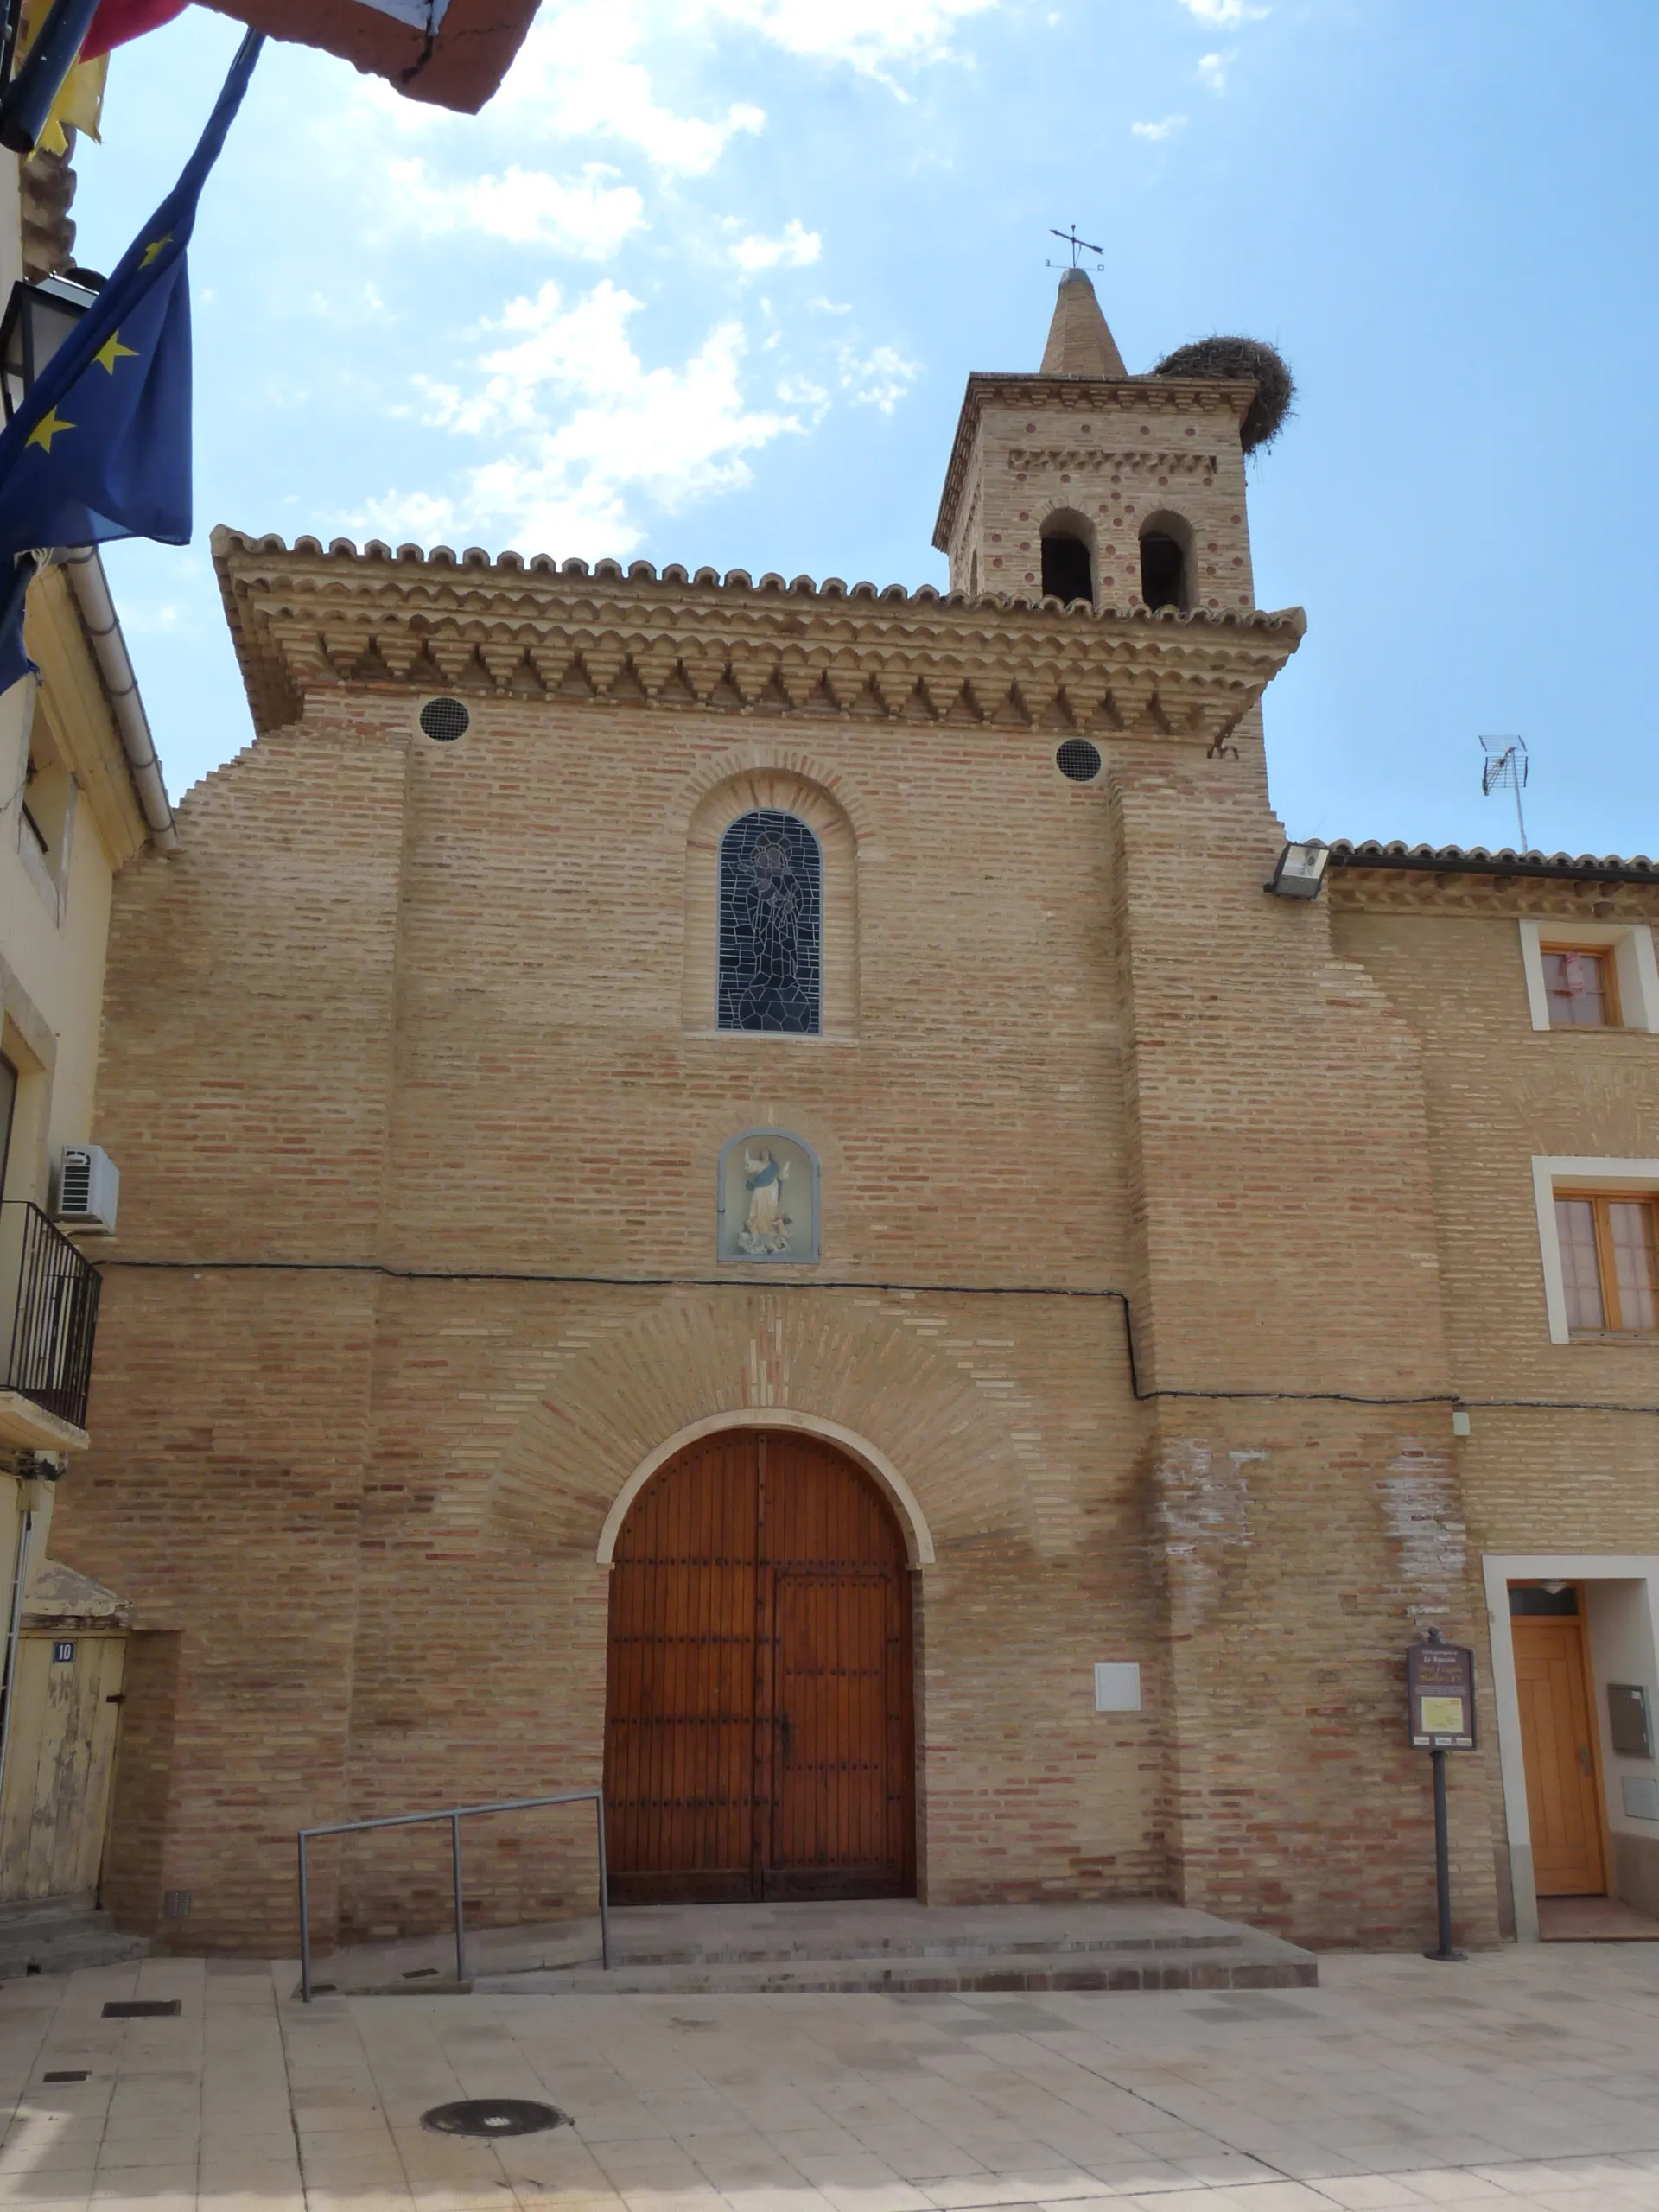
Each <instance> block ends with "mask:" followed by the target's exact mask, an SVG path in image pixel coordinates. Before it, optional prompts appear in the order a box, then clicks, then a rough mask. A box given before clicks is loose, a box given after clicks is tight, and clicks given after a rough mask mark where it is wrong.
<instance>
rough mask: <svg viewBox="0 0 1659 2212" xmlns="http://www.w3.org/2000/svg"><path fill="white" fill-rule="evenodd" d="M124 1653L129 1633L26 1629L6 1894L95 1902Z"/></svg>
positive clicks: (2, 1876)
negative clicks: (56, 1634) (59, 1631)
mask: <svg viewBox="0 0 1659 2212" xmlns="http://www.w3.org/2000/svg"><path fill="white" fill-rule="evenodd" d="M126 1657H127V1640H126V1636H125V1634H124V1632H122V1633H118V1634H111V1633H109V1632H107V1631H105V1633H103V1634H88V1633H87V1632H86V1631H85V1630H74V1631H73V1632H71V1633H69V1634H67V1635H65V1636H62V1637H58V1636H54V1635H53V1634H52V1633H51V1632H50V1631H49V1630H48V1631H47V1632H44V1633H41V1632H40V1631H37V1630H25V1631H24V1632H23V1634H22V1636H21V1637H19V1638H18V1641H17V1675H16V1690H15V1692H14V1695H15V1698H16V1703H15V1704H14V1706H13V1707H12V1724H11V1739H10V1743H9V1744H8V1745H7V1747H6V1777H5V1802H4V1805H3V1808H0V1901H3V1902H4V1903H5V1904H22V1903H23V1902H25V1901H27V1900H31V1899H34V1898H36V1897H73V1898H75V1899H78V1900H79V1902H81V1903H82V1904H92V1902H93V1900H94V1899H95V1897H96V1896H97V1893H98V1882H99V1872H100V1870H101V1868H102V1866H103V1862H104V1841H105V1830H106V1829H107V1827H108V1826H109V1815H110V1785H111V1779H112V1777H113V1775H114V1771H115V1746H116V1737H117V1732H118V1724H119V1721H120V1718H121V1682H122V1676H123V1674H124V1670H125V1666H126Z"/></svg>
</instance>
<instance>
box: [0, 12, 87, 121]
mask: <svg viewBox="0 0 1659 2212" xmlns="http://www.w3.org/2000/svg"><path fill="white" fill-rule="evenodd" d="M97 13H98V0H52V6H51V9H50V10H49V12H48V16H47V18H46V21H45V22H44V23H42V24H41V29H40V32H39V35H37V37H36V38H35V42H34V44H33V45H32V46H31V47H30V48H29V52H28V53H27V54H25V55H24V56H23V66H22V68H21V69H20V70H19V71H18V72H17V74H16V76H15V77H14V78H13V79H12V80H11V82H10V84H9V85H8V86H6V87H5V89H4V91H3V92H0V146H5V147H9V148H10V150H11V151H12V152H13V153H14V154H32V153H33V152H34V150H35V145H36V143H38V141H39V138H40V135H41V131H42V130H45V128H46V118H48V115H50V114H51V112H52V103H53V101H54V99H56V98H57V97H58V94H59V93H60V92H61V91H62V90H63V83H64V79H65V78H66V77H67V75H68V74H69V72H70V71H71V70H72V69H73V67H74V66H75V56H76V55H77V54H79V52H80V49H81V47H82V45H83V44H84V42H85V41H86V34H87V32H88V31H89V30H91V29H92V17H93V16H95V15H96V14H97Z"/></svg>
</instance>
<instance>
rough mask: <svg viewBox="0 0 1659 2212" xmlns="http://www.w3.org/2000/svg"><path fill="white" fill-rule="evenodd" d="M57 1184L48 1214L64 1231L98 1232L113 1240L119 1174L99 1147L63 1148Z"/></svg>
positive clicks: (70, 1145)
mask: <svg viewBox="0 0 1659 2212" xmlns="http://www.w3.org/2000/svg"><path fill="white" fill-rule="evenodd" d="M57 1182H58V1187H57V1191H56V1193H55V1203H54V1206H53V1209H52V1211H53V1214H54V1217H55V1218H56V1219H57V1220H59V1221H60V1222H61V1223H62V1224H63V1226H64V1227H65V1228H66V1229H100V1230H103V1232H104V1234H105V1236H114V1234H115V1209H116V1206H117V1204H118V1201H119V1199H120V1196H121V1170H120V1169H119V1168H118V1166H116V1164H115V1162H114V1161H113V1160H111V1158H110V1155H109V1154H108V1153H107V1152H105V1149H104V1147H103V1146H102V1145H98V1144H67V1145H65V1147H63V1157H62V1158H61V1160H60V1161H59V1162H58V1177H57Z"/></svg>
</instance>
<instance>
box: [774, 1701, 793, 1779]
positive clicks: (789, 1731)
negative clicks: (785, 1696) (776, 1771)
mask: <svg viewBox="0 0 1659 2212" xmlns="http://www.w3.org/2000/svg"><path fill="white" fill-rule="evenodd" d="M778 1725H779V1727H780V1728H781V1729H782V1730H783V1732H784V1764H785V1766H787V1765H788V1764H789V1763H790V1753H791V1751H793V1750H794V1748H795V1730H794V1727H793V1726H792V1725H791V1721H790V1718H789V1715H788V1714H787V1713H783V1714H781V1715H780V1716H779V1722H778Z"/></svg>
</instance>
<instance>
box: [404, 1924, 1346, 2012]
mask: <svg viewBox="0 0 1659 2212" xmlns="http://www.w3.org/2000/svg"><path fill="white" fill-rule="evenodd" d="M1318 1981H1319V1967H1318V1962H1317V1961H1315V1959H1314V1958H1313V1955H1311V1954H1310V1953H1308V1952H1306V1951H1299V1950H1298V1949H1297V1948H1296V1947H1295V1946H1294V1944H1289V1943H1285V1944H1277V1943H1275V1942H1274V1939H1273V1938H1271V1937H1267V1938H1264V1939H1262V1942H1261V1943H1260V1944H1237V1945H1235V1946H1232V1947H1230V1948H1218V1949H1217V1950H1214V1951H1198V1950H1196V1949H1192V1948H1189V1949H1187V1950H1185V1951H1184V1952H1170V1951H1161V1950H1156V1949H1143V1950H1139V1951H1121V1950H1119V1951H1114V1950H1096V1951H1093V1952H1089V1953H1080V1952H1074V1953H1071V1954H1069V1955H1068V1954H1063V1953H1059V1952H1057V1951H1052V1950H1051V1951H1046V1952H1021V1951H1015V1952H1008V1953H1004V1954H1003V1955H1000V1956H988V1955H963V1954H957V1955H938V1956H934V1957H919V1956H912V1957H901V1956H897V1955H894V1954H893V1953H891V1952H889V1953H886V1954H883V1955H880V1956H878V1957H875V1958H868V1959H857V1958H833V1959H789V1960H772V1961H766V1962H764V1963H750V1964H744V1965H734V1964H721V1963H718V1962H716V1961H702V1962H701V1963H699V1964H696V1965H683V1964H682V1965H660V1966H639V1965H632V1964H630V1965H626V1966H619V1967H613V1969H612V1970H611V1972H610V1973H608V1974H607V1973H606V1972H605V1971H604V1970H603V1968H601V1967H598V1966H596V1965H595V1966H582V1967H540V1968H535V1969H531V1970H530V1971H529V1972H526V1973H522V1974H476V1975H474V1978H473V1981H472V1985H471V1986H472V1987H473V1989H474V1991H476V1992H479V1993H486V1994H490V1995H494V1996H500V1997H513V1996H565V1997H713V1996H725V1997H736V1996H745V1995H756V1996H758V1995H782V1994H786V1993H791V1992H795V1993H801V1994H806V1993H811V1992H821V1991H827V1990H844V1991H863V1992H866V1993H872V1994H874V1995H880V1996H894V1995H899V1994H903V1993H912V1992H918V1993H919V1992H926V1991H935V1992H938V1993H947V1994H948V1993H950V1992H953V1991H958V1990H961V1991H969V1990H991V1989H1097V1990H1112V1989H1116V1990H1130V1989H1312V1988H1313V1987H1315V1986H1317V1985H1318ZM430 1986H431V1985H430V1984H429V1985H428V1987H429V1988H430Z"/></svg>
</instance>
